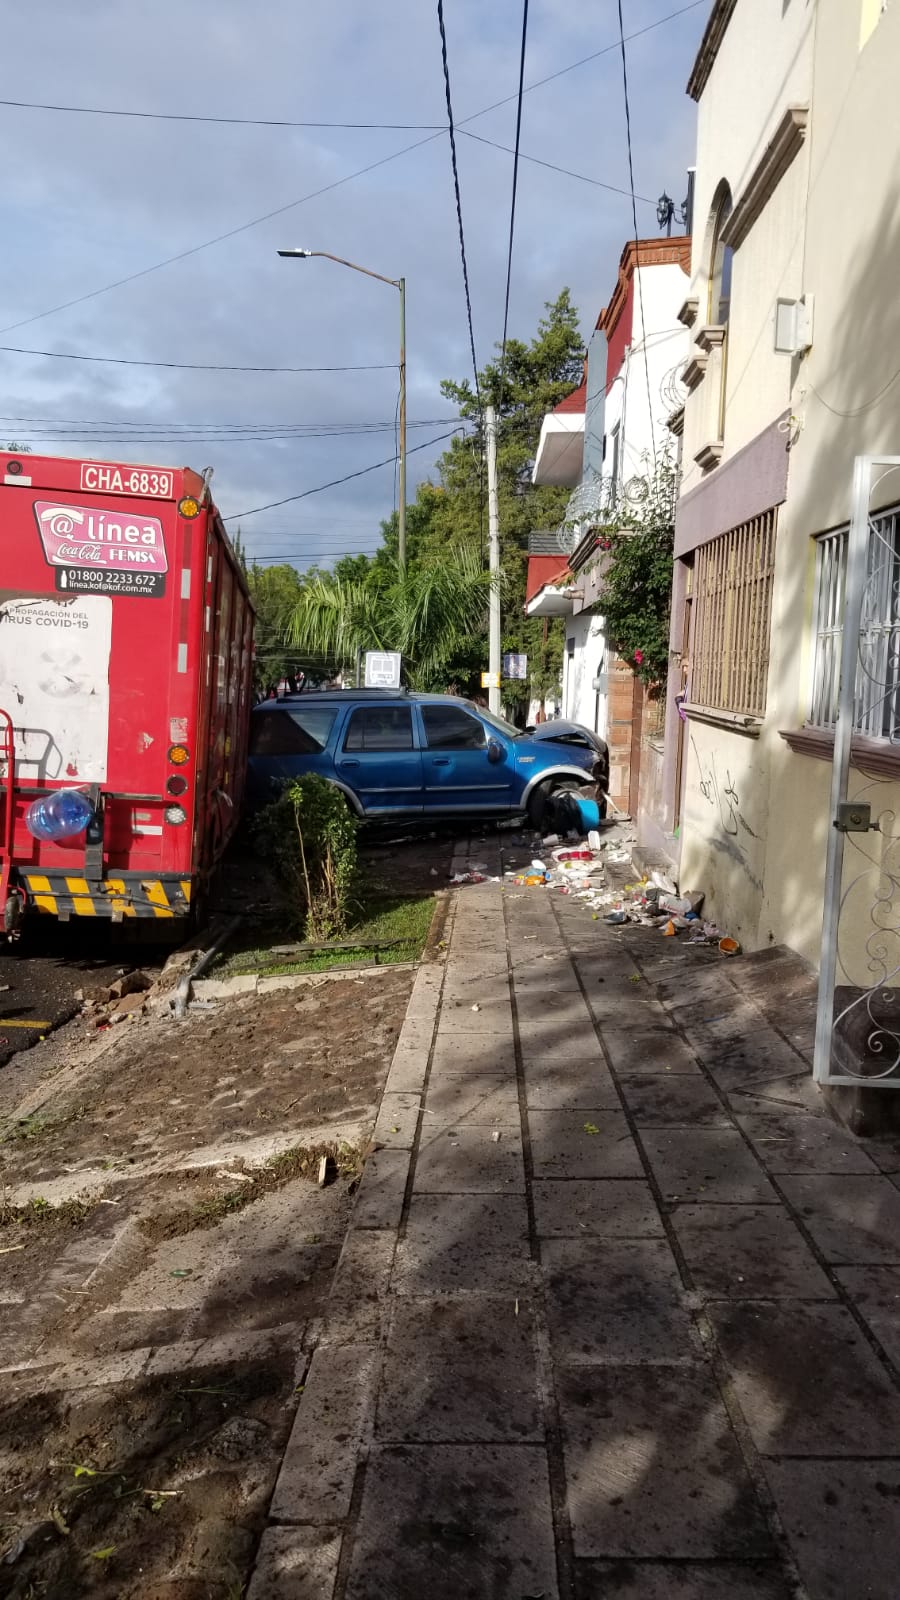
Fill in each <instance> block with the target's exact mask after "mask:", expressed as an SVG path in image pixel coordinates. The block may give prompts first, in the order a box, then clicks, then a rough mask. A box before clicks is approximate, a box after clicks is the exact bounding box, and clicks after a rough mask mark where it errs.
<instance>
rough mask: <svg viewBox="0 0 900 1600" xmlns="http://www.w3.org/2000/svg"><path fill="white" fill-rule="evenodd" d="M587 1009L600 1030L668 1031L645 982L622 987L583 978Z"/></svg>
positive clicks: (665, 1017) (667, 1021)
mask: <svg viewBox="0 0 900 1600" xmlns="http://www.w3.org/2000/svg"><path fill="white" fill-rule="evenodd" d="M585 990H586V992H587V999H588V1005H589V1006H590V1008H591V1011H592V1013H593V1015H594V1017H595V1018H596V1020H597V1022H598V1023H599V1025H600V1027H601V1028H671V1027H672V1021H671V1018H670V1017H669V1015H668V1013H667V1012H666V1011H664V1010H663V1008H662V1006H661V1005H660V1003H659V1001H658V1000H656V999H655V998H654V996H653V994H652V993H651V991H650V985H649V984H648V983H647V982H646V980H642V981H641V983H630V982H628V980H627V979H626V980H625V982H624V983H620V982H617V981H613V980H598V979H596V978H595V979H594V980H593V981H591V980H589V979H588V978H587V977H586V978H585Z"/></svg>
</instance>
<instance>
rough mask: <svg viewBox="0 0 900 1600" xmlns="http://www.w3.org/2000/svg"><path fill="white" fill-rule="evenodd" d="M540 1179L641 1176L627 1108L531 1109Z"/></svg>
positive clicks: (534, 1155) (536, 1170)
mask: <svg viewBox="0 0 900 1600" xmlns="http://www.w3.org/2000/svg"><path fill="white" fill-rule="evenodd" d="M528 1127H529V1132H530V1134H531V1159H532V1164H533V1167H534V1176H535V1177H536V1178H642V1177H643V1176H644V1169H643V1167H642V1166H641V1159H640V1156H639V1155H638V1152H637V1146H636V1144H635V1142H634V1140H633V1138H632V1137H631V1133H630V1132H629V1129H628V1123H627V1122H626V1120H625V1113H624V1112H623V1111H610V1110H604V1109H603V1108H602V1107H598V1106H593V1107H587V1108H584V1109H579V1110H577V1111H532V1110H529V1112H528Z"/></svg>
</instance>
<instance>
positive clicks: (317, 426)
mask: <svg viewBox="0 0 900 1600" xmlns="http://www.w3.org/2000/svg"><path fill="white" fill-rule="evenodd" d="M458 420H459V419H458V417H425V418H422V419H420V420H416V421H410V422H408V423H407V427H408V428H440V427H443V426H444V425H445V423H450V422H457V421H458ZM0 422H31V423H35V424H37V425H39V426H41V427H51V426H53V424H54V423H59V424H60V425H61V426H64V427H72V428H118V427H123V428H164V429H166V430H181V429H186V428H187V429H199V430H201V431H202V430H206V429H215V430H216V431H219V430H222V431H225V430H230V429H235V430H237V431H238V432H239V433H245V432H250V431H262V432H263V433H268V432H270V431H272V430H274V429H286V430H290V431H296V432H298V433H302V432H305V431H313V430H314V431H315V432H316V433H318V432H319V431H320V430H325V431H326V432H340V433H384V432H386V431H388V432H389V431H390V430H391V429H393V427H394V423H393V422H390V421H387V420H384V421H382V420H372V421H359V422H350V421H346V420H344V421H338V422H215V421H208V422H181V421H178V420H177V419H175V418H173V419H170V420H168V421H166V420H160V421H153V420H152V419H149V418H141V417H136V418H129V417H44V416H9V415H6V414H0Z"/></svg>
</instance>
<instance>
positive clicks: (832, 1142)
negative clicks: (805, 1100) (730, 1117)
mask: <svg viewBox="0 0 900 1600" xmlns="http://www.w3.org/2000/svg"><path fill="white" fill-rule="evenodd" d="M735 1111H736V1112H737V1111H738V1108H737V1106H736V1107H735ZM735 1121H736V1122H737V1124H738V1126H739V1127H740V1128H743V1130H744V1132H745V1134H746V1135H747V1138H748V1139H749V1140H750V1143H751V1144H752V1145H753V1148H754V1150H755V1151H756V1153H757V1155H758V1156H759V1158H760V1160H761V1161H762V1162H763V1164H764V1165H765V1166H766V1167H767V1169H768V1171H769V1172H775V1173H781V1172H830V1173H843V1172H866V1173H874V1172H875V1170H876V1168H875V1166H874V1163H873V1162H872V1161H870V1159H869V1157H868V1155H867V1154H866V1150H865V1147H864V1146H863V1144H862V1142H861V1140H859V1139H857V1138H855V1137H854V1135H853V1134H852V1133H850V1132H849V1130H848V1129H847V1128H841V1127H839V1126H838V1124H837V1123H836V1122H832V1120H831V1118H830V1117H821V1116H808V1115H805V1114H804V1113H803V1112H802V1111H799V1110H796V1111H789V1110H787V1109H785V1110H784V1111H777V1110H775V1109H774V1108H772V1109H770V1110H766V1111H762V1110H760V1111H751V1112H745V1113H743V1114H740V1113H738V1114H737V1115H736V1117H735Z"/></svg>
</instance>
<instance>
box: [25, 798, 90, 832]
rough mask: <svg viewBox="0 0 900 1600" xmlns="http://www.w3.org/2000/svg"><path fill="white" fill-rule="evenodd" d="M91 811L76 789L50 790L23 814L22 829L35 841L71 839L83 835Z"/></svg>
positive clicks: (88, 801)
mask: <svg viewBox="0 0 900 1600" xmlns="http://www.w3.org/2000/svg"><path fill="white" fill-rule="evenodd" d="M93 815H94V808H93V806H92V805H91V802H90V800H89V799H88V798H87V795H85V794H82V792H81V790H80V789H54V790H53V792H52V794H46V795H42V796H41V798H40V799H39V800H33V801H32V802H31V805H30V806H29V807H28V810H27V811H26V813H25V826H26V828H27V829H28V832H29V833H31V834H33V835H34V837H35V839H45V840H50V841H54V840H58V839H72V838H74V837H75V835H76V834H79V833H83V832H84V830H85V828H86V827H87V825H88V823H89V822H90V821H91V818H92V817H93Z"/></svg>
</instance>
